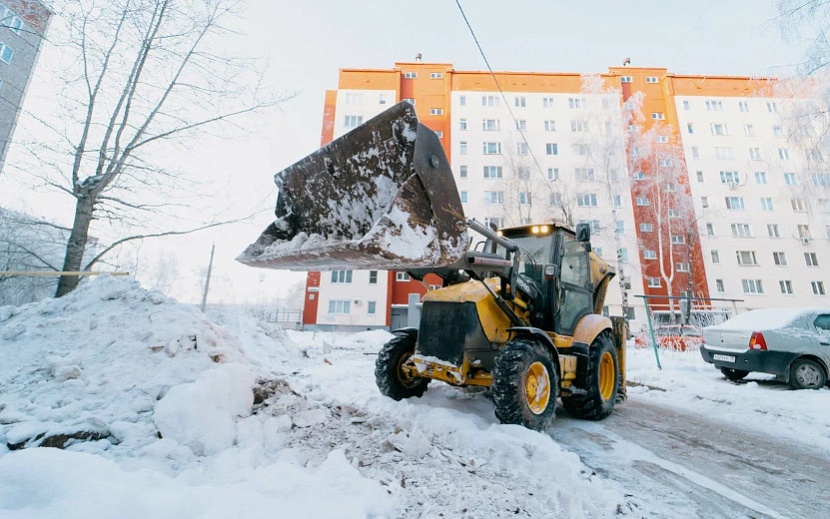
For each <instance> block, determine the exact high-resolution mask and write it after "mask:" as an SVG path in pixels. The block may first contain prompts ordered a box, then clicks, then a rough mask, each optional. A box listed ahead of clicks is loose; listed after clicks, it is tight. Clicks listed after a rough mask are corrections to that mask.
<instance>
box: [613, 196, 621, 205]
mask: <svg viewBox="0 0 830 519" xmlns="http://www.w3.org/2000/svg"><path fill="white" fill-rule="evenodd" d="M614 207H622V195H614Z"/></svg>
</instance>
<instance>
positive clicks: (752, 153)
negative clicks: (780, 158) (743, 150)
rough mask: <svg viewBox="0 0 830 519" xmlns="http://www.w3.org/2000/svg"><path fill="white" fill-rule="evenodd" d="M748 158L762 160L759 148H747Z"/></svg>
mask: <svg viewBox="0 0 830 519" xmlns="http://www.w3.org/2000/svg"><path fill="white" fill-rule="evenodd" d="M749 158H750V159H751V160H762V159H761V148H749Z"/></svg>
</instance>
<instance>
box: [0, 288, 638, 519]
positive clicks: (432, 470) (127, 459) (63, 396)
mask: <svg viewBox="0 0 830 519" xmlns="http://www.w3.org/2000/svg"><path fill="white" fill-rule="evenodd" d="M215 321H218V322H221V323H222V324H221V325H220V324H216V323H215ZM231 330H233V331H231ZM389 337H390V335H389V334H388V333H386V332H382V331H370V332H362V333H357V334H342V333H341V334H335V333H331V334H324V333H310V332H306V333H303V332H285V331H282V330H279V329H276V328H273V327H268V326H267V325H263V324H262V323H258V322H257V321H255V320H254V319H253V318H252V317H250V316H248V315H246V314H244V313H241V312H239V313H235V312H228V311H223V312H222V313H217V314H211V318H210V319H208V318H207V317H206V316H204V315H203V314H201V313H200V312H198V311H197V310H196V309H194V308H193V307H190V306H186V305H181V304H178V303H176V302H175V301H172V300H170V299H168V298H166V297H165V296H163V295H162V294H160V293H157V292H148V291H145V290H143V289H141V288H140V287H139V286H138V285H137V284H136V283H135V282H133V281H130V280H125V279H123V278H101V279H97V280H94V281H89V282H84V283H82V285H81V286H80V287H79V288H78V290H76V291H75V292H74V293H72V294H70V295H69V296H66V297H64V298H62V299H59V300H48V301H43V302H40V303H36V304H31V305H27V306H23V307H19V308H9V307H6V308H2V309H0V355H2V356H3V363H2V364H0V516H3V517H10V518H16V517H19V518H28V517H56V518H69V519H75V518H79V519H80V518H84V519H88V518H119V519H120V518H144V517H154V518H170V519H174V518H176V519H178V518H180V517H190V518H196V519H199V518H208V517H240V518H259V517H262V518H266V517H275V516H276V517H309V518H337V519H341V518H346V519H350V518H355V519H357V518H369V517H373V518H382V517H390V518H393V517H440V516H443V517H446V518H458V519H461V518H466V517H488V518H489V517H492V518H498V517H515V516H516V515H520V516H521V515H524V516H530V517H569V518H570V517H575V518H592V517H609V516H611V515H613V514H614V513H615V511H616V510H617V508H618V507H619V506H620V505H621V504H624V503H625V499H626V498H625V497H624V495H623V491H622V490H621V489H619V488H618V487H617V486H616V485H614V484H610V483H608V482H606V481H604V480H602V479H601V478H599V477H597V476H596V475H594V474H593V472H592V471H591V469H588V468H587V467H585V466H584V465H583V464H582V463H581V462H580V460H579V458H578V457H577V456H576V455H575V454H573V453H569V452H565V451H563V450H562V449H561V448H560V447H559V445H558V444H557V443H556V442H554V441H553V440H552V439H551V438H550V436H548V435H546V434H543V433H538V432H534V431H529V430H526V429H523V428H521V427H518V426H506V425H500V424H498V423H497V421H496V419H495V417H494V415H493V407H492V404H491V403H490V402H489V400H487V399H486V398H484V397H483V396H482V395H481V394H476V393H467V392H465V391H462V390H459V389H457V388H452V387H450V386H447V385H444V384H433V387H432V388H431V389H430V391H429V392H428V393H427V395H426V396H425V397H424V398H421V399H414V400H411V401H404V402H395V401H393V400H391V399H388V398H385V397H383V396H381V395H380V393H379V392H378V390H377V388H376V386H375V382H374V376H373V369H374V360H375V358H376V356H375V354H376V353H377V351H378V350H379V348H380V346H381V345H382V344H383V343H384V342H386V341H387V340H388V339H389ZM42 444H46V445H51V446H56V447H62V448H60V449H43V448H34V447H35V446H36V445H42Z"/></svg>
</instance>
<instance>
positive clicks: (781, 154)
mask: <svg viewBox="0 0 830 519" xmlns="http://www.w3.org/2000/svg"><path fill="white" fill-rule="evenodd" d="M778 158H779V159H781V160H790V150H788V149H787V148H778Z"/></svg>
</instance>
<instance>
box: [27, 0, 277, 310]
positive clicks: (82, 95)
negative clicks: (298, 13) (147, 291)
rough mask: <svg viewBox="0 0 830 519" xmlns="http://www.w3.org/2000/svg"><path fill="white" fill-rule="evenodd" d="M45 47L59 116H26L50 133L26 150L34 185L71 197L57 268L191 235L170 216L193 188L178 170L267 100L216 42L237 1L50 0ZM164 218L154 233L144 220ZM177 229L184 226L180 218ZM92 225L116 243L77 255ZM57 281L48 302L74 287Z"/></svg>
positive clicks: (71, 280) (198, 224) (225, 35)
mask: <svg viewBox="0 0 830 519" xmlns="http://www.w3.org/2000/svg"><path fill="white" fill-rule="evenodd" d="M53 4H54V5H53V6H52V7H53V9H54V12H55V13H57V14H58V17H56V19H55V20H54V22H53V25H52V28H51V36H50V39H51V43H52V44H53V45H54V49H55V50H56V52H57V54H59V60H60V65H59V66H55V67H54V70H55V71H60V72H58V74H59V75H60V81H61V84H60V87H59V91H57V92H56V96H57V97H58V98H59V100H60V109H59V110H58V112H59V113H50V114H33V115H34V116H35V117H38V118H39V120H40V121H41V122H42V123H43V126H44V127H45V128H48V129H49V130H51V132H52V136H53V137H55V138H54V139H52V140H49V141H45V142H39V143H38V145H37V147H36V148H34V149H32V150H31V151H32V152H33V153H32V156H33V157H35V158H36V160H37V166H36V167H35V168H32V171H39V172H40V173H41V177H42V180H43V182H44V183H45V184H46V185H48V186H51V187H53V188H56V189H58V190H59V191H61V192H62V193H64V194H66V195H68V196H69V197H71V198H72V199H73V204H74V216H73V218H72V223H71V225H69V226H68V227H69V229H70V232H69V237H68V240H67V242H66V247H65V253H64V258H63V260H62V262H61V264H60V265H58V266H57V267H58V270H61V271H64V272H72V271H80V270H86V269H89V268H90V267H91V266H92V265H93V264H94V263H96V262H97V261H99V260H100V259H101V258H102V257H103V256H104V255H105V254H107V253H109V252H110V251H111V250H113V249H114V248H117V247H118V246H120V245H121V244H123V243H124V242H127V241H131V240H137V239H141V238H146V237H150V236H163V235H169V234H181V233H186V232H192V231H193V230H195V229H199V228H204V227H205V226H210V225H213V224H215V222H216V219H221V218H217V215H216V213H214V214H205V217H204V218H203V219H201V220H200V221H199V220H193V219H191V220H190V221H189V222H187V221H186V220H184V219H183V217H182V216H181V215H182V214H183V211H182V209H185V208H187V207H188V206H191V205H192V204H195V203H198V200H199V198H200V197H199V193H200V189H199V186H198V184H197V183H196V182H195V181H193V180H190V181H187V180H185V177H186V176H187V175H186V174H185V172H183V171H181V170H178V171H177V168H179V167H180V166H179V164H177V160H176V159H178V155H180V154H182V151H183V150H186V149H187V148H186V146H187V145H188V144H189V143H193V142H194V141H193V140H192V139H194V138H195V137H199V136H204V135H206V134H207V132H213V133H212V135H220V134H221V135H224V134H227V133H229V131H230V130H233V129H234V128H233V126H232V125H233V121H234V120H235V118H237V117H239V116H242V115H243V114H248V113H251V112H255V111H258V110H260V109H262V108H264V107H267V106H271V105H274V104H275V103H277V102H278V100H275V99H274V98H272V97H268V96H263V95H262V94H261V92H260V91H259V84H260V82H259V79H260V75H259V73H258V72H257V68H258V67H256V66H255V64H254V63H252V62H251V61H250V60H245V59H241V58H239V57H236V56H233V55H232V54H231V52H230V51H229V50H228V49H229V48H230V45H229V44H228V42H229V41H230V40H232V39H233V37H234V33H233V31H231V30H229V29H227V28H226V25H225V24H226V23H228V22H232V21H233V20H235V16H236V12H235V10H236V9H237V8H238V6H239V3H238V2H235V1H225V0H204V1H193V0H111V1H107V2H97V1H94V0H72V1H69V0H65V1H62V0H59V1H56V2H53ZM159 215H167V220H166V222H165V224H164V227H162V228H158V227H157V228H152V229H151V228H148V227H147V225H146V221H147V220H148V219H150V218H156V219H157V218H158V217H159ZM185 222H187V223H185ZM94 226H100V228H101V229H104V228H106V227H109V228H108V229H107V232H106V233H104V232H101V233H100V234H102V235H103V234H108V235H112V234H115V236H116V238H115V239H114V240H113V241H112V242H111V243H110V244H108V245H106V246H104V247H102V250H101V253H100V254H97V255H95V256H94V257H92V258H84V251H85V250H86V248H87V244H88V242H89V239H90V231H91V229H93V227H94ZM77 282H78V278H77V277H76V276H63V277H61V278H60V281H59V283H58V287H57V291H56V295H57V296H62V295H64V294H66V293H68V292H69V291H71V290H73V289H74V288H75V286H76V285H77Z"/></svg>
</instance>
